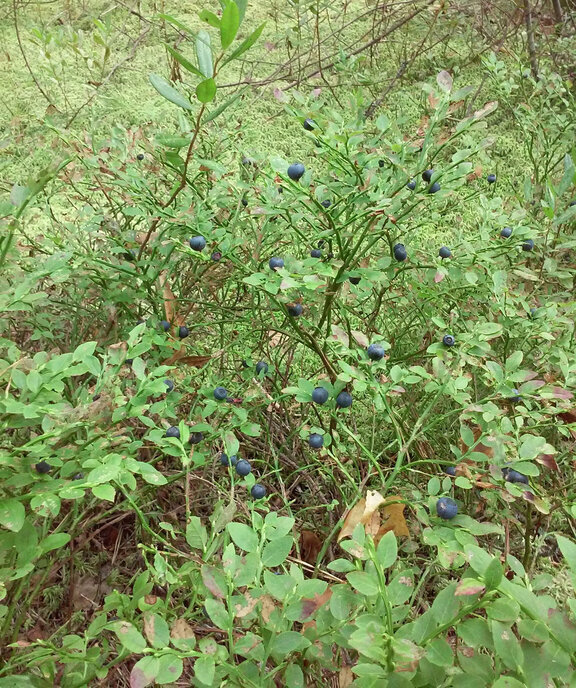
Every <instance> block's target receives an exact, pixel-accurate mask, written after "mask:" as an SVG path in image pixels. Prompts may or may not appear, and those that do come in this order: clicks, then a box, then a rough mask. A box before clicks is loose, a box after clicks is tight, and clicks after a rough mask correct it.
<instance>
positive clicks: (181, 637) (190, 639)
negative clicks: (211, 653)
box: [170, 619, 196, 647]
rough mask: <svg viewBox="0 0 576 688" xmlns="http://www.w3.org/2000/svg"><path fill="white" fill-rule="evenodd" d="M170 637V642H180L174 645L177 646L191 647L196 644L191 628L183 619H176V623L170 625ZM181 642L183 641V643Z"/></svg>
mask: <svg viewBox="0 0 576 688" xmlns="http://www.w3.org/2000/svg"><path fill="white" fill-rule="evenodd" d="M170 637H171V638H172V640H176V641H180V642H178V643H174V644H175V645H179V646H182V645H183V644H184V643H185V644H187V645H190V646H192V647H193V646H194V644H195V642H196V636H195V635H194V631H193V629H192V626H190V624H189V623H188V622H187V621H186V620H185V619H176V621H175V622H174V623H173V624H172V628H171V629H170ZM181 641H184V643H182V642H181Z"/></svg>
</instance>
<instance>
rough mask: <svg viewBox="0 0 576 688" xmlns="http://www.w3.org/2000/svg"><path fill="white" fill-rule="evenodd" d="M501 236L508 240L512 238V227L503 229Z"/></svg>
mask: <svg viewBox="0 0 576 688" xmlns="http://www.w3.org/2000/svg"><path fill="white" fill-rule="evenodd" d="M500 236H501V237H502V238H503V239H508V238H509V237H511V236H512V227H503V228H502V231H501V232H500Z"/></svg>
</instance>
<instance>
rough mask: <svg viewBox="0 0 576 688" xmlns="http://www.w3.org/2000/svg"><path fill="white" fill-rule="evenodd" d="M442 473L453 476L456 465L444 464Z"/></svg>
mask: <svg viewBox="0 0 576 688" xmlns="http://www.w3.org/2000/svg"><path fill="white" fill-rule="evenodd" d="M444 473H446V475H451V476H452V477H454V476H455V475H456V466H444Z"/></svg>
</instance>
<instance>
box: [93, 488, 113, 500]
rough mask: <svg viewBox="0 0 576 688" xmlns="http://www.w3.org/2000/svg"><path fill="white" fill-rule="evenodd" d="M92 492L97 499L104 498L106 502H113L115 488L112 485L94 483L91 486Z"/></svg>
mask: <svg viewBox="0 0 576 688" xmlns="http://www.w3.org/2000/svg"><path fill="white" fill-rule="evenodd" d="M92 494H93V495H94V496H95V497H97V498H98V499H105V500H106V501H107V502H113V501H114V499H115V497H116V490H115V489H114V488H113V487H112V485H96V487H93V488H92Z"/></svg>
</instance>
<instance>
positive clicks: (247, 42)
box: [222, 22, 266, 67]
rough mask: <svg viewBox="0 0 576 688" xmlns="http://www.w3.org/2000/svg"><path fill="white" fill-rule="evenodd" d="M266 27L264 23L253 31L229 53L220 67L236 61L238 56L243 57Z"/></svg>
mask: <svg viewBox="0 0 576 688" xmlns="http://www.w3.org/2000/svg"><path fill="white" fill-rule="evenodd" d="M265 26H266V22H264V23H263V24H260V26H259V27H258V28H257V29H256V30H255V31H253V32H252V33H251V34H250V35H249V36H248V38H246V39H244V40H243V41H242V43H240V45H239V46H238V47H237V48H236V50H234V52H233V53H231V54H230V55H229V56H228V57H227V58H226V59H225V60H224V61H223V62H222V66H223V67H224V65H227V64H228V63H229V62H232V60H236V59H237V58H239V57H240V55H243V54H244V53H245V52H246V51H247V50H250V48H251V47H252V46H253V45H254V43H256V41H257V40H258V39H259V38H260V35H261V34H262V31H264V27H265Z"/></svg>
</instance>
